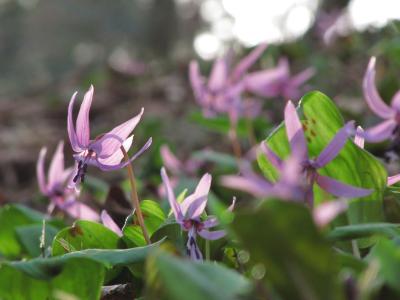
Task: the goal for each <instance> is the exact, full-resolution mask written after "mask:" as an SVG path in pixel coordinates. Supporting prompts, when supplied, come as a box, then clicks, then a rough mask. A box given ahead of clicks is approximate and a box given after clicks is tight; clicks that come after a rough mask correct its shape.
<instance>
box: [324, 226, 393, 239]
mask: <svg viewBox="0 0 400 300" xmlns="http://www.w3.org/2000/svg"><path fill="white" fill-rule="evenodd" d="M374 235H382V236H387V237H398V236H400V224H393V223H368V224H356V225H348V226H337V227H335V228H334V229H333V230H332V231H330V232H329V233H328V238H330V239H332V240H335V241H343V240H353V239H359V238H364V237H370V236H374Z"/></svg>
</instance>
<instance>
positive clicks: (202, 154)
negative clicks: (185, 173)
mask: <svg viewBox="0 0 400 300" xmlns="http://www.w3.org/2000/svg"><path fill="white" fill-rule="evenodd" d="M193 157H194V158H196V159H198V160H200V161H204V162H212V163H214V164H216V165H218V166H221V167H225V168H229V169H236V168H237V159H236V158H235V157H234V156H232V155H229V154H226V153H222V152H217V151H214V150H201V151H196V152H194V153H193Z"/></svg>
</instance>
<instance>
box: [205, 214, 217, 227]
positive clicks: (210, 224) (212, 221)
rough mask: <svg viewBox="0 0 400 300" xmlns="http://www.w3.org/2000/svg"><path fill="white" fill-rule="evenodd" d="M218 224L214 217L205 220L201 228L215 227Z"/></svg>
mask: <svg viewBox="0 0 400 300" xmlns="http://www.w3.org/2000/svg"><path fill="white" fill-rule="evenodd" d="M218 224H219V221H218V219H217V218H216V217H209V218H208V219H207V220H205V221H204V222H203V228H211V227H215V226H217V225H218Z"/></svg>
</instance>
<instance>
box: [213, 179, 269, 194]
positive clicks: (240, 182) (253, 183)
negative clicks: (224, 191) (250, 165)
mask: <svg viewBox="0 0 400 300" xmlns="http://www.w3.org/2000/svg"><path fill="white" fill-rule="evenodd" d="M220 183H221V185H223V186H225V187H228V188H231V189H235V190H239V191H243V192H246V193H249V194H251V195H253V196H255V197H257V198H265V197H267V196H269V195H274V194H273V186H272V184H271V183H269V182H268V181H266V180H265V179H263V178H261V177H260V176H258V175H256V174H253V176H251V177H250V176H249V175H248V174H247V176H235V175H226V176H222V177H221V178H220Z"/></svg>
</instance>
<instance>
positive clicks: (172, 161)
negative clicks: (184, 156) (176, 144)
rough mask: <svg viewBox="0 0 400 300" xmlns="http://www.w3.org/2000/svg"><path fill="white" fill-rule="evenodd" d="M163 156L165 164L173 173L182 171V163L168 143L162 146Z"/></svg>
mask: <svg viewBox="0 0 400 300" xmlns="http://www.w3.org/2000/svg"><path fill="white" fill-rule="evenodd" d="M160 154H161V158H162V160H163V163H164V166H165V167H166V168H167V169H168V170H169V171H170V172H172V173H174V174H179V173H181V172H182V163H181V162H180V161H179V160H178V159H177V158H176V156H175V155H174V154H173V153H172V152H171V150H170V149H169V147H168V146H167V145H162V146H161V148H160Z"/></svg>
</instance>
